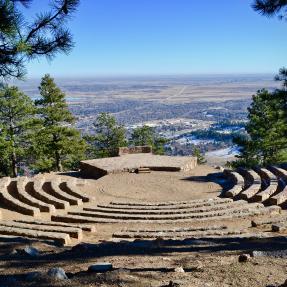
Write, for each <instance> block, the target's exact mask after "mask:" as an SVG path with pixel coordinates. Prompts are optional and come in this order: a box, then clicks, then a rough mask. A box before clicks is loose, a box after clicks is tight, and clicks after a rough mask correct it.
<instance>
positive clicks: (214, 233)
mask: <svg viewBox="0 0 287 287" xmlns="http://www.w3.org/2000/svg"><path fill="white" fill-rule="evenodd" d="M243 233H246V230H213V231H201V232H199V231H194V232H170V233H161V232H158V233H151V232H147V233H144V232H139V233H134V232H123V231H120V232H115V233H114V234H113V237H114V238H137V239H152V238H154V239H155V238H163V239H172V238H185V239H197V238H202V237H213V236H219V237H221V236H222V237H223V236H227V235H239V234H243Z"/></svg>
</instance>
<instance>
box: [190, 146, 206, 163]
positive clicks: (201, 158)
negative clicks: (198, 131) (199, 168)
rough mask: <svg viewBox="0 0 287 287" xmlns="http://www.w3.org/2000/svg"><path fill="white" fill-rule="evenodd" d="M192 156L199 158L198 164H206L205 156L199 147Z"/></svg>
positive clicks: (195, 148)
mask: <svg viewBox="0 0 287 287" xmlns="http://www.w3.org/2000/svg"><path fill="white" fill-rule="evenodd" d="M192 155H193V156H195V157H197V163H198V164H205V163H206V160H205V158H204V155H203V154H202V153H201V151H200V149H199V148H198V147H194V149H193V154H192Z"/></svg>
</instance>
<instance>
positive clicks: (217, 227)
mask: <svg viewBox="0 0 287 287" xmlns="http://www.w3.org/2000/svg"><path fill="white" fill-rule="evenodd" d="M226 229H227V226H226V225H214V226H195V227H183V228H172V229H160V230H158V229H156V230H155V229H126V230H122V232H136V233H139V232H145V233H148V232H151V233H167V232H168V233H171V232H190V231H209V230H226Z"/></svg>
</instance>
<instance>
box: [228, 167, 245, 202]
mask: <svg viewBox="0 0 287 287" xmlns="http://www.w3.org/2000/svg"><path fill="white" fill-rule="evenodd" d="M223 174H224V175H225V176H226V177H227V178H228V179H229V180H230V181H231V182H232V184H233V187H232V188H231V189H229V190H228V191H226V192H225V193H224V194H223V195H224V196H226V197H230V198H233V197H235V196H237V195H238V194H239V193H240V192H241V191H242V189H243V188H244V185H245V183H244V178H243V177H242V176H241V175H240V174H239V173H238V172H236V171H232V170H228V169H225V170H224V171H223Z"/></svg>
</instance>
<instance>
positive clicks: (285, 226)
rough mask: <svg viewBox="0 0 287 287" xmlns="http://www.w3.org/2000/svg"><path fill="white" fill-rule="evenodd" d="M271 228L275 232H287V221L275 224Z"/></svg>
mask: <svg viewBox="0 0 287 287" xmlns="http://www.w3.org/2000/svg"><path fill="white" fill-rule="evenodd" d="M271 229H272V231H273V232H280V233H281V232H282V233H286V231H287V223H286V222H282V223H276V224H273V225H272V227H271Z"/></svg>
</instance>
